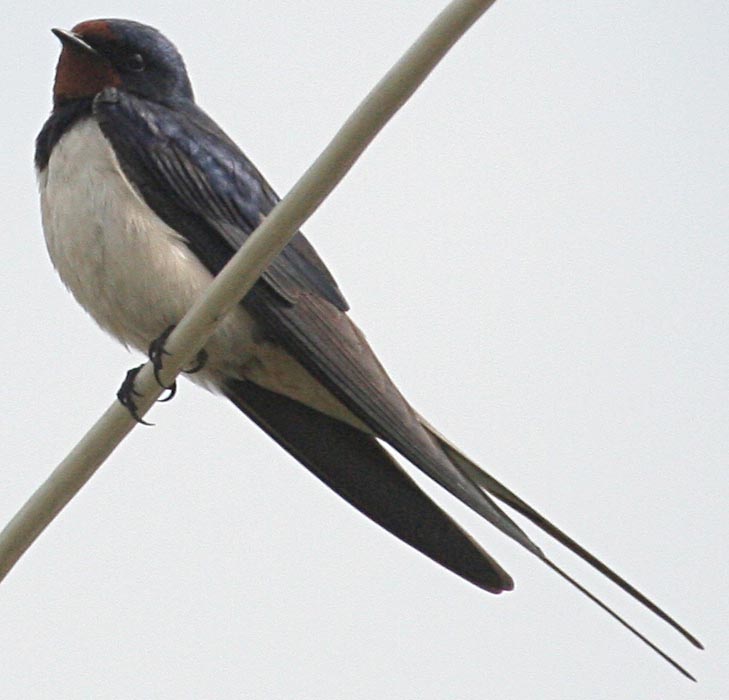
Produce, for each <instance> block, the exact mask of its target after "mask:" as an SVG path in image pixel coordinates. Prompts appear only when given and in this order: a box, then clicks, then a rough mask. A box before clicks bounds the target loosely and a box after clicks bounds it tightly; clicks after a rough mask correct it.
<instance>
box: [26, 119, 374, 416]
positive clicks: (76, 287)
mask: <svg viewBox="0 0 729 700" xmlns="http://www.w3.org/2000/svg"><path fill="white" fill-rule="evenodd" d="M39 186H40V195H41V214H42V220H43V230H44V233H45V238H46V245H47V247H48V252H49V254H50V257H51V260H52V261H53V264H54V266H55V267H56V269H57V270H58V273H59V275H60V277H61V279H62V280H63V282H64V284H65V285H66V286H67V287H68V288H69V289H70V290H71V292H72V293H73V295H74V296H75V297H76V299H77V301H78V302H79V303H80V304H81V305H82V306H83V307H84V308H85V309H86V310H87V311H88V312H89V314H91V316H92V317H93V318H94V320H95V321H96V322H97V323H98V324H99V325H100V326H101V327H102V328H103V329H104V330H106V331H108V332H109V333H111V334H112V335H113V336H115V337H116V338H118V339H119V340H120V341H121V342H122V343H124V344H125V345H127V346H132V347H135V348H137V349H139V350H141V351H142V352H145V353H146V352H147V349H148V347H149V343H150V342H151V341H152V340H154V339H155V338H157V337H158V336H159V335H160V334H161V333H162V332H163V331H164V330H165V329H166V328H167V327H168V326H170V325H172V324H175V323H177V322H178V321H179V320H180V319H181V318H182V316H183V315H184V314H185V312H186V311H187V310H188V309H189V308H190V306H191V305H192V303H193V301H194V300H195V299H196V298H197V297H198V296H199V295H200V293H201V292H202V291H203V290H204V289H205V288H206V287H207V286H208V285H209V284H210V282H211V280H212V275H211V274H210V272H208V270H207V269H206V268H205V266H204V265H203V264H202V263H201V262H200V261H199V260H198V259H197V258H196V257H195V255H194V254H193V253H192V252H191V251H190V250H189V248H188V247H187V246H186V245H185V242H184V241H183V240H182V238H181V237H180V236H179V234H177V233H176V232H175V231H174V230H173V229H171V228H170V227H169V226H167V225H166V224H165V223H164V222H163V221H162V220H161V219H159V218H158V217H157V216H156V215H155V214H154V212H153V211H152V210H151V209H150V208H149V207H148V206H147V204H146V203H145V202H144V201H143V200H142V199H141V197H140V196H139V195H138V194H137V193H136V191H135V190H134V189H133V188H132V187H131V185H130V184H129V182H128V181H127V179H126V177H125V176H124V174H123V173H122V171H121V169H120V167H119V164H118V162H117V159H116V156H115V155H114V152H113V151H112V149H111V147H110V146H109V144H108V142H107V141H106V139H105V138H104V136H103V134H102V132H101V130H100V129H99V126H98V125H97V123H96V121H95V120H94V119H93V118H88V119H86V120H84V121H82V122H80V123H78V124H77V125H75V126H74V127H73V128H72V129H71V130H69V131H68V132H67V133H66V134H65V135H64V136H63V137H62V138H61V140H60V141H59V142H58V143H57V144H56V146H55V148H54V149H53V152H52V154H51V158H50V160H49V163H48V166H47V168H46V169H45V170H44V171H43V172H42V173H40V174H39ZM205 349H206V351H207V353H208V360H207V364H206V366H205V369H204V370H203V371H202V372H200V373H199V375H192V378H193V379H195V380H196V381H199V382H200V383H203V384H205V385H207V386H208V387H210V388H215V387H219V386H220V385H221V384H222V382H223V381H224V380H225V379H226V378H232V377H235V378H239V379H249V380H251V381H253V382H255V383H257V384H259V385H261V386H263V387H266V388H268V389H271V390H273V391H276V392H279V393H282V394H285V395H287V396H289V397H291V398H294V399H297V400H299V401H302V402H303V403H305V404H307V405H309V406H312V407H313V408H317V409H318V410H320V411H322V412H323V413H326V414H328V415H332V416H334V417H336V418H340V419H341V420H346V421H347V422H348V423H351V424H353V425H356V426H357V427H359V428H364V426H363V425H362V423H361V422H360V421H359V420H358V419H357V418H355V417H354V416H353V415H352V414H351V413H350V412H349V411H348V410H347V409H346V408H345V407H344V406H343V405H342V404H341V403H340V402H339V401H338V400H337V399H336V398H334V397H333V396H332V395H331V394H330V393H329V392H328V391H327V390H326V389H324V388H323V387H322V386H321V385H320V384H319V383H318V382H316V381H315V380H314V378H313V377H312V376H311V375H310V374H309V373H308V372H307V371H306V370H305V369H304V368H303V367H301V365H300V364H299V363H298V362H296V361H295V360H294V359H293V358H292V357H291V356H290V355H288V353H286V352H285V351H284V350H283V349H281V348H280V346H278V345H275V344H273V343H271V342H269V341H266V340H265V339H264V338H263V337H262V336H261V333H260V331H259V329H258V327H257V324H256V322H255V320H254V319H253V318H252V317H251V316H250V314H248V312H246V310H245V309H244V308H243V307H242V306H238V307H236V308H235V309H234V310H233V311H231V312H230V313H229V314H228V315H227V316H226V318H224V319H223V321H222V322H221V324H220V326H219V327H218V329H217V330H216V332H215V333H214V335H213V336H212V337H211V338H210V340H209V342H208V344H207V345H206V348H205Z"/></svg>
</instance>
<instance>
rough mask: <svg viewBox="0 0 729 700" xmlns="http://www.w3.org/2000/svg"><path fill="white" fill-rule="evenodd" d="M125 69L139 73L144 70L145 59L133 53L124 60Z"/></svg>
mask: <svg viewBox="0 0 729 700" xmlns="http://www.w3.org/2000/svg"><path fill="white" fill-rule="evenodd" d="M124 67H125V68H126V69H127V70H131V71H134V72H135V73H139V72H141V71H143V70H144V59H143V58H142V55H141V54H139V53H133V54H130V55H129V56H127V57H126V58H125V59H124Z"/></svg>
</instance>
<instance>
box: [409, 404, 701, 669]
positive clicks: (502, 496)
mask: <svg viewBox="0 0 729 700" xmlns="http://www.w3.org/2000/svg"><path fill="white" fill-rule="evenodd" d="M421 423H422V425H423V427H424V428H425V429H426V430H427V431H428V432H429V433H430V434H431V435H432V437H433V438H434V439H435V440H436V441H437V442H438V444H439V445H440V447H441V448H442V449H443V451H444V452H445V453H446V455H448V458H449V459H450V460H451V461H452V462H453V463H454V464H455V465H456V466H457V467H458V468H459V469H461V470H462V471H463V472H464V473H465V474H467V475H468V476H469V478H471V479H472V480H473V482H474V483H476V484H478V485H479V486H480V487H481V488H482V489H484V490H485V491H487V492H488V493H490V494H491V495H492V496H494V497H495V498H498V499H499V500H500V501H502V503H505V504H506V505H508V506H510V507H512V508H513V509H514V510H516V511H517V512H518V513H521V514H522V515H523V516H524V517H526V518H528V519H529V520H530V521H531V522H533V523H534V524H535V525H537V526H538V527H539V528H541V529H542V530H543V531H544V532H546V533H547V534H548V535H550V536H551V537H553V538H554V539H555V540H556V541H557V542H559V543H560V544H562V545H563V546H564V547H566V548H567V549H569V550H570V551H572V552H573V553H575V554H576V555H577V556H579V557H580V558H582V559H583V560H584V561H585V562H587V563H588V564H590V565H591V566H593V567H594V568H595V569H597V570H598V571H599V572H600V573H601V574H603V575H604V576H605V577H606V578H608V579H609V580H610V581H612V582H613V583H615V584H616V585H617V586H618V587H620V588H621V589H622V590H624V591H625V592H626V593H628V595H630V596H631V597H632V598H634V599H635V600H637V601H638V602H639V603H641V604H642V605H643V606H645V607H646V608H648V610H650V611H651V612H652V613H654V614H655V615H656V616H658V617H659V618H661V619H662V620H664V621H665V622H666V623H668V624H669V625H670V626H671V627H673V628H674V629H675V630H676V631H677V632H679V633H680V634H681V635H682V636H683V637H685V638H686V639H687V640H688V641H689V642H691V644H693V645H694V646H695V647H697V648H699V649H703V648H704V647H703V645H702V644H701V642H699V640H698V639H696V637H694V636H693V635H692V634H691V633H690V632H688V630H686V628H684V627H683V626H682V625H680V624H679V623H678V622H676V620H674V619H673V618H672V617H671V616H670V615H668V613H666V612H665V611H664V610H662V609H661V608H659V607H658V606H657V605H656V604H655V603H654V602H653V601H652V600H650V599H649V598H648V597H647V596H646V595H645V594H643V593H641V592H640V591H639V590H638V589H637V588H635V587H634V586H633V585H632V584H630V583H628V581H626V580H625V579H624V578H623V577H622V576H620V575H619V574H617V573H616V572H615V571H613V570H612V569H611V568H610V567H608V566H607V565H606V564H604V563H603V562H602V561H601V560H600V559H598V558H597V557H596V556H595V555H594V554H592V553H591V552H589V551H588V550H586V549H585V548H584V547H582V546H581V545H580V544H578V543H577V542H575V540H573V539H572V538H571V537H570V536H569V535H567V534H566V533H564V532H563V531H562V530H560V529H559V528H558V527H557V526H556V525H554V524H553V523H551V522H550V521H549V520H547V518H545V517H544V516H543V515H542V514H541V513H539V512H538V511H537V510H535V509H534V508H532V506H530V505H529V504H528V503H526V502H525V501H524V500H522V499H521V498H519V496H517V495H516V494H515V493H514V492H513V491H511V490H510V489H508V488H507V487H506V486H504V485H503V484H502V483H501V482H499V481H498V480H497V479H495V478H494V477H492V476H491V475H490V474H488V473H487V472H485V471H484V470H483V469H481V467H479V466H478V465H477V464H475V463H474V462H473V461H471V460H470V459H469V458H468V457H466V456H465V455H464V454H463V453H462V452H461V451H460V450H459V449H458V448H457V447H455V446H454V445H453V444H452V443H451V442H450V441H449V440H447V439H446V438H445V437H444V436H443V435H441V434H440V433H439V432H438V431H437V430H435V428H433V427H432V426H431V425H430V424H429V423H428V422H427V421H426V420H424V419H423V418H422V417H421ZM537 558H539V559H541V560H542V561H543V562H544V563H545V564H546V565H547V566H548V567H549V568H550V569H552V570H553V571H555V572H556V573H557V574H559V575H560V576H561V577H562V578H563V579H565V580H566V581H567V582H568V583H570V584H571V585H572V586H574V587H575V588H576V589H577V590H578V591H580V592H581V593H582V594H583V595H585V596H587V597H588V598H589V599H590V600H591V601H593V602H594V603H596V604H597V605H598V606H599V607H600V608H602V609H603V610H604V611H605V612H606V613H607V614H608V615H610V616H611V617H612V618H613V619H615V620H617V621H618V622H619V623H620V624H621V625H622V626H623V627H625V628H627V629H628V630H629V631H630V632H631V633H632V634H633V635H635V636H636V637H637V638H638V639H640V640H641V641H642V642H643V643H644V644H646V645H647V646H649V647H650V648H651V649H653V651H655V652H656V653H657V654H658V655H659V656H661V657H662V658H663V659H665V660H666V661H667V662H668V663H669V664H671V665H672V666H673V667H674V668H676V669H677V670H678V671H679V672H680V673H681V674H683V675H684V676H686V677H687V678H689V679H691V680H693V681H695V680H696V679H695V678H694V677H693V676H692V675H691V674H690V673H689V672H688V671H687V670H686V669H685V668H683V667H682V666H681V665H680V664H678V663H677V662H676V661H675V660H674V659H673V658H671V657H670V656H669V655H668V654H667V653H666V652H664V651H663V650H662V649H661V648H660V647H658V646H657V645H656V644H654V643H653V642H652V641H650V640H649V639H648V638H647V637H645V635H643V634H642V633H641V632H639V631H638V630H637V629H636V628H635V627H633V626H632V625H631V624H630V623H628V622H627V621H626V620H625V619H624V618H622V617H621V616H620V615H618V613H616V612H615V611H614V610H613V609H612V608H610V607H609V606H608V605H607V604H606V603H604V602H603V601H602V600H601V599H600V598H598V597H597V596H596V595H595V594H593V593H592V592H591V591H589V590H588V589H587V588H585V587H584V586H583V585H582V584H581V583H579V582H578V581H577V580H576V579H574V578H573V577H572V576H570V575H569V574H567V573H566V572H565V571H564V570H563V569H561V568H560V567H559V566H557V565H556V564H555V563H554V562H553V561H551V560H550V559H549V558H547V557H546V556H544V555H542V556H539V555H537Z"/></svg>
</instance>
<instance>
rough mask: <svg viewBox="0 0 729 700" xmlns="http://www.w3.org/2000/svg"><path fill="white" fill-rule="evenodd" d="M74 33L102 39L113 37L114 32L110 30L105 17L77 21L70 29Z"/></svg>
mask: <svg viewBox="0 0 729 700" xmlns="http://www.w3.org/2000/svg"><path fill="white" fill-rule="evenodd" d="M71 31H72V32H73V33H74V34H78V35H79V36H81V37H82V38H83V37H89V36H97V37H99V38H102V39H114V38H116V37H115V36H114V32H112V31H111V27H110V26H109V23H108V22H107V21H106V20H105V19H90V20H86V21H85V22H79V24H77V25H76V26H75V27H74V28H73V29H72V30H71Z"/></svg>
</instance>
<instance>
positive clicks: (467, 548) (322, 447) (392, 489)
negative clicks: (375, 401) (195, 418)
mask: <svg viewBox="0 0 729 700" xmlns="http://www.w3.org/2000/svg"><path fill="white" fill-rule="evenodd" d="M224 392H225V394H226V396H227V397H228V398H229V399H230V400H231V401H232V402H233V403H234V404H235V405H236V406H237V407H238V408H239V409H240V410H241V411H243V412H244V413H245V414H246V415H248V417H249V418H251V419H252V420H253V421H254V422H255V423H257V424H258V425H259V426H260V427H261V428H262V429H263V430H265V431H266V432H267V433H268V434H269V435H271V437H273V438H274V439H275V440H276V441H277V442H278V443H279V444H280V445H281V446H282V447H284V448H285V449H286V450H287V451H288V452H290V453H291V454H292V455H293V456H294V457H295V458H296V459H298V460H299V461H300V462H301V463H302V464H303V465H304V466H306V467H307V468H308V469H309V470H310V471H311V472H313V473H314V474H315V475H316V476H317V477H319V478H320V479H321V480H322V481H324V483H326V484H327V485H328V486H329V487H330V488H332V489H333V490H334V491H336V492H337V493H338V494H339V495H340V496H342V497H343V498H344V499H345V500H347V501H348V502H349V503H351V504H352V505H353V506H354V507H355V508H357V509H358V510H360V511H361V512H362V513H364V514H365V515H367V516H368V517H369V518H371V519H372V520H374V521H375V522H376V523H378V524H379V525H381V526H382V527H384V528H385V529H386V530H388V531H389V532H391V533H392V534H394V535H395V536H397V537H399V538H400V539H401V540H403V541H404V542H406V543H407V544H409V545H411V546H412V547H414V548H416V549H418V550H419V551H421V552H422V553H423V554H425V555H426V556H428V557H430V558H431V559H433V560H435V561H436V562H438V563H439V564H441V565H443V566H444V567H446V568H447V569H450V570H451V571H453V572H454V573H455V574H457V575H458V576H461V577H462V578H464V579H466V580H467V581H470V582H471V583H474V584H475V585H476V586H479V587H480V588H483V589H485V590H487V591H489V592H491V593H500V592H501V591H504V590H511V588H513V585H514V584H513V581H512V579H511V577H510V576H509V575H508V574H507V573H506V572H505V571H504V570H503V569H502V568H501V567H500V566H499V565H498V564H497V563H496V562H495V561H494V560H493V559H492V558H491V557H490V556H489V555H488V554H487V553H486V552H484V551H483V550H482V549H481V548H480V547H479V546H478V545H477V544H476V543H475V542H474V540H473V539H472V538H471V537H470V536H469V535H468V534H466V533H465V532H464V531H463V530H462V529H461V528H460V527H459V526H458V525H457V524H456V523H455V522H454V521H453V520H452V519H451V518H450V516H448V515H447V514H446V513H445V512H444V511H442V510H441V509H440V508H439V507H438V506H437V505H436V504H435V503H434V502H433V501H432V500H431V499H430V498H429V497H428V496H427V495H426V494H425V493H424V492H423V491H422V490H421V489H420V488H419V487H418V486H417V484H416V483H415V482H414V481H413V480H412V479H411V478H410V476H408V474H407V473H406V472H405V471H404V470H403V469H402V468H401V467H400V466H399V465H398V464H397V462H396V461H395V460H394V459H393V458H392V457H391V456H390V454H389V453H388V452H387V451H386V450H385V449H384V448H383V447H382V446H381V445H380V444H379V443H378V442H377V440H376V439H375V438H374V437H373V436H371V435H368V434H366V433H363V432H361V431H359V430H357V429H356V428H353V427H351V426H349V425H347V424H346V423H342V422H341V421H337V420H335V419H333V418H330V417H329V416H326V415H324V414H323V413H319V412H318V411H315V410H313V409H310V408H308V407H306V406H304V405H303V404H301V403H299V402H297V401H293V400H291V399H288V398H286V397H284V396H281V395H280V394H276V393H273V392H270V391H268V390H266V389H262V388H261V387H259V386H257V385H255V384H252V383H251V382H245V381H230V382H229V383H228V384H226V385H225V387H224Z"/></svg>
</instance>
